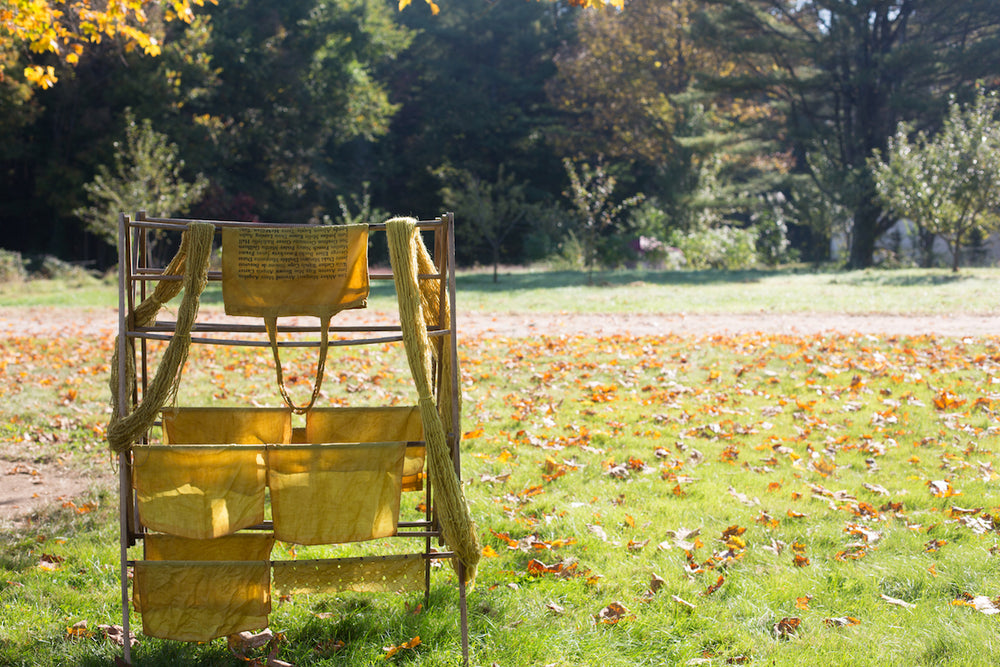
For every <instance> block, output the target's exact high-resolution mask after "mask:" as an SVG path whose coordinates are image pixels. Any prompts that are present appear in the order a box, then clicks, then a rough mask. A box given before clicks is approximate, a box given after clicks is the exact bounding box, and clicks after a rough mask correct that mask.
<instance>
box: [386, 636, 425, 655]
mask: <svg viewBox="0 0 1000 667" xmlns="http://www.w3.org/2000/svg"><path fill="white" fill-rule="evenodd" d="M418 646H420V636H419V635H417V636H416V637H414V638H413V639H411V640H410V641H408V642H403V643H402V644H400V645H399V646H383V647H382V650H383V651H385V655H384V656H382V658H383V659H384V660H388V659H389V658H391V657H392V656H394V655H396V654H397V653H399V652H400V651H402V650H404V649H413V648H416V647H418Z"/></svg>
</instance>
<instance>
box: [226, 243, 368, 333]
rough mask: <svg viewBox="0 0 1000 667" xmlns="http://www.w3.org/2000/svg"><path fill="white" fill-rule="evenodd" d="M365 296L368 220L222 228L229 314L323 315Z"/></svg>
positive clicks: (362, 301)
mask: <svg viewBox="0 0 1000 667" xmlns="http://www.w3.org/2000/svg"><path fill="white" fill-rule="evenodd" d="M367 299H368V226H367V225H332V226H317V227H297V226H295V227H293V226H290V225H289V226H285V227H266V228H259V229H258V228H248V227H228V228H226V229H224V230H223V231H222V300H223V302H224V304H225V308H226V314H227V315H249V316H256V317H284V316H288V315H312V316H314V317H324V316H329V315H331V314H333V313H336V312H338V311H340V310H344V309H347V308H359V307H363V306H364V305H365V302H366V300H367Z"/></svg>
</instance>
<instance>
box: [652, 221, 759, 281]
mask: <svg viewBox="0 0 1000 667" xmlns="http://www.w3.org/2000/svg"><path fill="white" fill-rule="evenodd" d="M756 237H757V232H756V230H755V229H753V228H751V229H740V228H738V227H733V226H732V225H720V226H717V227H705V228H700V229H693V230H691V231H688V232H682V231H675V232H673V233H672V234H671V235H670V245H672V246H674V247H676V248H678V249H679V250H680V251H681V253H683V255H684V259H685V260H686V265H687V268H690V269H726V270H727V271H738V270H741V269H749V268H751V267H752V266H754V265H755V264H756V263H757V249H756V245H755V244H756Z"/></svg>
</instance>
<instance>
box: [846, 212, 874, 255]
mask: <svg viewBox="0 0 1000 667" xmlns="http://www.w3.org/2000/svg"><path fill="white" fill-rule="evenodd" d="M878 218H879V209H878V207H877V206H874V205H873V204H872V202H869V201H862V202H861V203H860V204H859V205H858V206H857V207H856V208H855V209H854V226H853V229H852V230H851V254H850V257H849V259H848V262H847V266H848V268H851V269H867V268H868V267H870V266H871V265H872V263H873V261H872V258H873V256H874V255H875V241H876V240H878V236H879V235H878Z"/></svg>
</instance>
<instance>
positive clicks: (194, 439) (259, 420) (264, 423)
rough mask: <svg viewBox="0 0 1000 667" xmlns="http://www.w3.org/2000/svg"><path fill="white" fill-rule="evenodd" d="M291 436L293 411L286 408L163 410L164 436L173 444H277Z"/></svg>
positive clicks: (289, 440)
mask: <svg viewBox="0 0 1000 667" xmlns="http://www.w3.org/2000/svg"><path fill="white" fill-rule="evenodd" d="M291 438H292V413H291V411H289V410H286V409H284V408H188V407H183V408H173V409H166V410H164V411H163V439H164V442H165V443H167V444H171V445H277V444H282V443H287V442H291Z"/></svg>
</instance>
